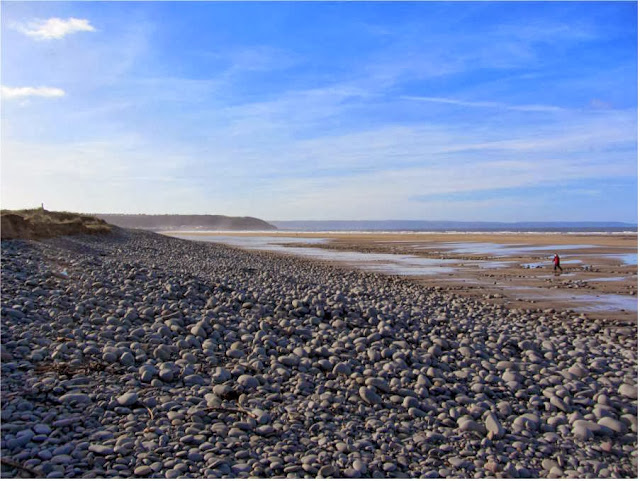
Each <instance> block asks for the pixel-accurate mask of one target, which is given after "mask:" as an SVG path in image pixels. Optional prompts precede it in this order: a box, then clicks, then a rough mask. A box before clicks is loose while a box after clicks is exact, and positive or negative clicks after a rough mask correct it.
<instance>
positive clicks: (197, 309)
mask: <svg viewBox="0 0 640 481" xmlns="http://www.w3.org/2000/svg"><path fill="white" fill-rule="evenodd" d="M1 267H2V312H1V313H2V332H1V334H2V338H1V342H2V345H1V354H2V378H1V387H2V406H1V407H2V410H1V420H2V425H1V432H2V441H1V443H2V444H1V447H2V475H3V476H6V477H12V476H13V477H16V476H20V477H27V476H36V477H44V478H63V477H64V478H72V477H79V478H82V477H84V478H89V477H91V478H95V477H144V478H177V477H194V478H246V477H261V478H270V477H287V478H307V477H314V478H315V477H323V478H327V477H339V478H372V477H373V478H387V477H391V478H415V477H427V478H436V477H448V478H486V477H498V478H520V477H534V478H635V477H637V474H638V467H637V459H638V458H637V454H638V443H637V441H638V437H637V436H638V435H637V405H638V403H637V395H638V387H637V379H638V372H637V366H638V348H637V346H638V339H637V323H633V324H631V323H629V322H618V321H615V320H604V319H601V320H598V319H595V320H594V319H587V318H586V317H585V316H583V315H579V314H576V313H575V312H571V311H563V310H558V309H545V310H537V309H524V308H509V307H506V306H504V305H500V304H496V303H486V302H484V301H483V300H482V299H481V298H469V297H464V296H461V295H458V294H456V293H452V292H447V291H443V290H440V289H438V288H437V287H433V286H425V285H421V284H418V283H415V282H412V281H411V280H409V279H402V278H399V277H393V276H386V275H382V274H378V273H372V272H362V271H358V270H353V269H348V268H341V267H338V266H333V265H329V264H327V263H322V262H319V261H313V260H304V259H297V258H294V257H291V256H283V255H279V254H274V253H264V252H255V251H243V250H241V249H237V248H232V247H228V246H224V245H221V244H215V243H204V242H195V241H187V240H181V239H176V238H170V237H165V236H162V235H158V234H153V233H149V232H142V231H133V230H126V229H114V232H113V233H111V234H108V235H102V236H74V237H59V238H55V239H48V240H43V241H39V242H38V241H24V240H11V241H2V265H1Z"/></svg>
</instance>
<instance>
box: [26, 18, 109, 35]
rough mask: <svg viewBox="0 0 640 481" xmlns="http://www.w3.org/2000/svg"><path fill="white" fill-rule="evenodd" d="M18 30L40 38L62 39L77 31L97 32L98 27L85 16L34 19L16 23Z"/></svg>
mask: <svg viewBox="0 0 640 481" xmlns="http://www.w3.org/2000/svg"><path fill="white" fill-rule="evenodd" d="M15 28H16V30H18V31H19V32H22V33H24V34H25V35H28V36H29V37H33V38H36V39H38V40H53V39H56V40H57V39H61V38H63V37H65V36H67V35H70V34H72V33H77V32H95V31H96V29H95V27H94V26H93V25H91V23H90V22H89V20H87V19H84V18H73V17H70V18H67V19H66V20H65V19H62V18H55V17H54V18H49V19H47V20H34V21H32V22H29V23H27V24H16V25H15Z"/></svg>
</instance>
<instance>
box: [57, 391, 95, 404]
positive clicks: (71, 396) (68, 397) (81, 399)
mask: <svg viewBox="0 0 640 481" xmlns="http://www.w3.org/2000/svg"><path fill="white" fill-rule="evenodd" d="M58 400H59V401H60V402H61V403H64V404H88V403H90V402H91V398H90V397H89V396H87V395H86V394H84V393H80V392H70V393H67V394H64V395H62V396H60V397H59V398H58Z"/></svg>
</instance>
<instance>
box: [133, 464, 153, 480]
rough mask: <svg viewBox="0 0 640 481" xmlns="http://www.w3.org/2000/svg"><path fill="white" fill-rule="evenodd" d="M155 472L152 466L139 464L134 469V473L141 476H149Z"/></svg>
mask: <svg viewBox="0 0 640 481" xmlns="http://www.w3.org/2000/svg"><path fill="white" fill-rule="evenodd" d="M153 472H154V471H153V469H151V466H138V467H137V468H135V469H134V470H133V474H135V475H136V476H140V477H148V476H149V475H150V474H153Z"/></svg>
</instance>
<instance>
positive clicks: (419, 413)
mask: <svg viewBox="0 0 640 481" xmlns="http://www.w3.org/2000/svg"><path fill="white" fill-rule="evenodd" d="M407 413H408V414H409V416H411V417H413V418H426V417H427V416H428V414H427V413H426V412H425V411H423V410H422V409H419V408H409V409H408V410H407Z"/></svg>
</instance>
